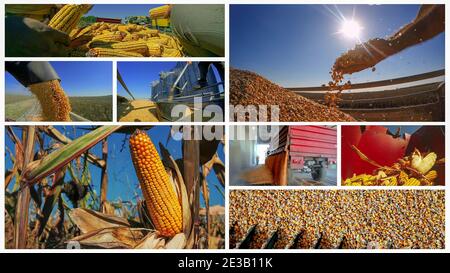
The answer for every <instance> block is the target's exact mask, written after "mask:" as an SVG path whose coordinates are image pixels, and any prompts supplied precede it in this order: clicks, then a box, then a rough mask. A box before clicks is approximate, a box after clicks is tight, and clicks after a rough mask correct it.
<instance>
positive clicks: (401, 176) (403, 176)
mask: <svg viewBox="0 0 450 273" xmlns="http://www.w3.org/2000/svg"><path fill="white" fill-rule="evenodd" d="M408 181H409V176H408V174H406V173H405V172H403V171H401V172H400V174H399V176H398V185H399V186H402V185H404V184H406V183H408Z"/></svg>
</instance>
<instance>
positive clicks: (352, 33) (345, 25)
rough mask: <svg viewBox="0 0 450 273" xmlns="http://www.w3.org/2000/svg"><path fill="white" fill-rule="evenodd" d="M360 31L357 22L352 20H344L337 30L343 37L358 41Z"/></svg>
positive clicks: (360, 28)
mask: <svg viewBox="0 0 450 273" xmlns="http://www.w3.org/2000/svg"><path fill="white" fill-rule="evenodd" d="M362 29H363V28H362V27H361V25H360V24H359V23H358V22H357V21H355V20H353V19H351V20H347V19H345V20H344V21H343V22H342V26H341V29H340V30H339V33H342V34H343V35H344V36H345V37H347V38H350V39H359V35H360V34H361V30H362Z"/></svg>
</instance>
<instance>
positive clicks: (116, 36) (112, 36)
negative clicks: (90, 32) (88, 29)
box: [92, 33, 125, 42]
mask: <svg viewBox="0 0 450 273" xmlns="http://www.w3.org/2000/svg"><path fill="white" fill-rule="evenodd" d="M123 37H125V35H124V34H123V33H108V34H101V35H97V36H95V37H94V38H93V39H92V42H94V41H102V42H120V41H122V39H123Z"/></svg>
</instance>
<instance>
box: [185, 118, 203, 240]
mask: <svg viewBox="0 0 450 273" xmlns="http://www.w3.org/2000/svg"><path fill="white" fill-rule="evenodd" d="M184 128H185V129H186V128H189V132H188V133H189V134H190V140H184V139H183V166H184V181H185V183H186V188H187V195H188V197H189V201H190V205H191V207H192V215H193V217H192V218H193V222H194V237H193V240H194V244H193V248H198V240H199V233H200V217H199V215H200V214H199V211H200V172H199V168H200V145H199V144H200V143H199V141H198V140H195V138H194V137H195V136H197V135H198V132H199V130H200V128H199V126H191V127H184Z"/></svg>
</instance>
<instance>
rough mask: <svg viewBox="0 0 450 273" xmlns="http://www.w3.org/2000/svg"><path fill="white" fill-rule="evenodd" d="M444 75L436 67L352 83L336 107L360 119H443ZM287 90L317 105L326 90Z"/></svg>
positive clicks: (322, 102) (315, 88)
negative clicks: (432, 69) (371, 80)
mask: <svg viewBox="0 0 450 273" xmlns="http://www.w3.org/2000/svg"><path fill="white" fill-rule="evenodd" d="M444 75H445V70H437V71H433V72H428V73H424V74H418V75H413V76H408V77H402V78H396V79H390V80H383V81H375V82H368V83H359V84H352V86H351V89H352V91H344V92H343V93H342V97H341V99H342V100H341V101H340V102H339V109H340V110H341V111H343V112H345V113H347V114H349V115H351V116H353V117H354V118H355V119H357V120H364V121H444V120H445V117H444V115H445V114H444V105H445V82H444V80H443V79H442V78H443V76H444ZM419 81H423V82H422V83H420V82H419ZM424 82H425V83H424ZM396 85H398V86H397V87H396ZM287 89H289V90H290V91H293V92H295V93H297V94H299V95H301V96H303V97H306V98H308V99H311V100H314V101H316V102H319V103H321V104H325V101H324V95H325V93H326V92H327V91H328V89H327V87H325V86H322V87H296V88H287ZM368 89H372V90H368Z"/></svg>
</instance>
